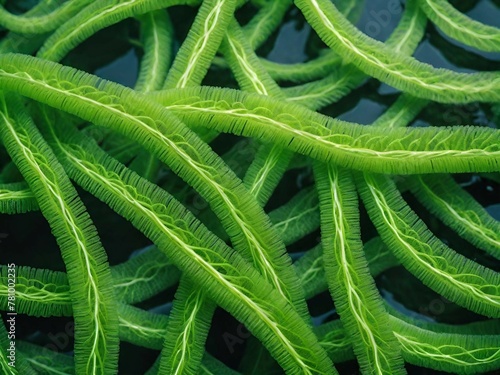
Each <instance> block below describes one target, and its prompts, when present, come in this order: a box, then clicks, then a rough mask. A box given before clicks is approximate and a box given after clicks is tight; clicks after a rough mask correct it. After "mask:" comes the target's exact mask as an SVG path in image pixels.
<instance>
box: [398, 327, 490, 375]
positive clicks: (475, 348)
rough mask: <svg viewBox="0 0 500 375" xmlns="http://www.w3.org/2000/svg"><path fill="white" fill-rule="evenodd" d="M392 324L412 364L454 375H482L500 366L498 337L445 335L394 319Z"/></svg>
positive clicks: (406, 357)
mask: <svg viewBox="0 0 500 375" xmlns="http://www.w3.org/2000/svg"><path fill="white" fill-rule="evenodd" d="M391 320H392V324H391V326H392V327H393V328H394V334H395V336H396V337H397V339H398V341H399V343H400V344H401V348H402V350H403V353H404V357H405V360H406V361H408V362H409V363H412V364H415V365H417V366H424V367H428V368H433V369H436V370H438V371H446V372H449V373H452V374H479V373H484V372H487V371H491V370H496V369H498V367H499V365H500V336H498V335H496V336H494V335H484V334H483V335H464V334H454V333H447V334H445V335H443V334H439V333H436V332H432V331H428V330H424V329H422V328H418V327H415V326H414V325H411V324H408V323H405V322H403V321H402V320H399V319H396V318H394V317H392V318H391ZM396 320H397V324H395V321H396Z"/></svg>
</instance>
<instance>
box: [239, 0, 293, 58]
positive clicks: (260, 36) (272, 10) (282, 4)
mask: <svg viewBox="0 0 500 375" xmlns="http://www.w3.org/2000/svg"><path fill="white" fill-rule="evenodd" d="M292 2H293V1H292V0H281V1H268V2H267V3H265V4H264V5H263V6H262V8H260V9H259V11H258V13H257V14H256V15H255V16H254V17H252V19H251V20H250V21H249V22H248V23H247V24H246V25H245V26H244V28H243V30H244V32H245V38H246V39H247V40H248V43H249V45H250V46H251V48H252V49H253V50H255V49H257V48H259V47H260V46H261V45H262V43H264V42H265V41H266V40H267V39H268V38H269V36H270V35H271V33H272V32H273V31H274V30H276V28H277V27H278V26H279V24H280V22H281V21H282V19H283V17H284V16H285V13H286V11H287V9H288V8H290V5H292Z"/></svg>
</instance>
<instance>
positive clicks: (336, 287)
mask: <svg viewBox="0 0 500 375" xmlns="http://www.w3.org/2000/svg"><path fill="white" fill-rule="evenodd" d="M315 176H316V181H317V189H318V194H319V200H320V209H321V224H322V225H321V229H322V233H321V237H322V239H321V241H322V245H323V260H324V265H325V274H326V278H327V281H328V288H329V290H330V294H331V295H332V297H333V300H334V301H335V307H336V309H337V311H338V313H339V315H340V320H341V321H342V323H343V325H344V329H345V330H346V332H347V334H348V335H349V337H350V341H351V343H352V345H353V348H354V353H355V354H356V358H357V359H358V362H359V365H360V368H361V372H362V373H364V374H388V373H390V374H404V373H405V371H404V370H403V358H402V357H401V356H400V353H399V348H398V345H397V343H396V338H395V337H394V335H393V334H392V332H391V330H390V327H389V314H388V313H387V312H386V311H385V309H384V307H383V304H382V300H381V298H380V295H379V294H378V291H377V289H376V287H375V282H374V280H373V279H372V278H371V276H370V274H369V271H368V262H367V261H366V259H365V257H364V255H363V249H362V243H361V238H360V232H359V216H358V214H357V212H358V201H357V196H356V190H355V188H354V183H353V182H352V177H351V176H350V172H349V171H345V170H341V169H339V168H337V167H335V166H333V165H332V164H328V165H326V164H323V165H320V164H317V165H315Z"/></svg>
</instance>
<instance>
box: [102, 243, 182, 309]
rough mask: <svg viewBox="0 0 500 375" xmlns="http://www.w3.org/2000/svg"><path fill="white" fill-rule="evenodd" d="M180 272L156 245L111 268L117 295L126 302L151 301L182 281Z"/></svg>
mask: <svg viewBox="0 0 500 375" xmlns="http://www.w3.org/2000/svg"><path fill="white" fill-rule="evenodd" d="M180 274H181V273H180V271H179V269H178V268H177V267H175V266H174V265H173V264H172V262H171V261H170V260H169V259H168V258H167V257H166V256H165V254H163V253H162V252H161V251H160V250H158V248H156V246H152V247H151V248H150V249H148V250H147V251H145V252H143V253H141V254H139V255H137V256H135V257H133V258H131V259H129V260H127V261H126V262H123V263H120V264H118V265H116V266H114V267H111V275H112V276H113V282H114V289H115V295H116V297H117V299H119V300H120V301H121V302H124V303H137V302H141V301H144V300H146V299H148V298H151V297H153V296H155V295H156V294H158V293H159V292H161V291H162V290H165V289H167V288H169V287H172V286H174V285H175V284H176V283H177V282H178V281H179V278H180Z"/></svg>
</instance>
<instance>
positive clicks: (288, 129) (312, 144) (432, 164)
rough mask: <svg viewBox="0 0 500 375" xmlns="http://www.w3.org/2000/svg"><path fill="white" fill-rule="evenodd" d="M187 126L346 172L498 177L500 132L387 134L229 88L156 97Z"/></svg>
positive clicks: (467, 129)
mask: <svg viewBox="0 0 500 375" xmlns="http://www.w3.org/2000/svg"><path fill="white" fill-rule="evenodd" d="M151 97H152V98H154V99H156V100H158V101H159V102H160V103H162V104H164V105H165V107H166V108H168V109H170V110H171V111H174V112H175V113H176V114H177V115H178V116H179V117H181V118H182V120H183V121H185V122H186V123H187V124H201V125H203V126H205V127H207V128H210V129H216V130H218V131H222V132H231V133H234V134H239V135H243V136H249V137H255V138H258V139H262V140H264V141H267V142H269V143H274V144H277V145H282V146H283V147H285V148H288V149H290V150H293V151H296V152H298V153H302V154H304V155H308V156H310V157H312V158H315V159H317V160H319V161H323V162H335V163H337V164H338V165H340V166H343V167H347V168H354V169H359V170H369V171H372V172H379V173H390V174H416V173H439V172H465V171H472V170H475V171H477V170H482V169H487V170H496V169H498V164H499V162H500V148H499V147H500V146H499V142H498V140H497V138H499V137H500V133H499V132H498V131H497V130H494V129H487V128H478V127H449V128H443V127H441V128H432V127H429V128H410V129H393V130H392V131H391V132H387V131H386V130H384V129H380V128H375V127H366V126H362V125H358V124H352V123H349V124H348V123H345V122H342V121H338V120H335V119H332V118H330V117H327V116H322V115H320V114H318V113H316V112H313V111H309V110H307V109H305V108H303V107H299V106H296V105H292V104H288V103H284V102H283V101H279V100H275V99H272V98H268V97H262V96H257V95H254V94H246V93H242V92H236V91H233V90H228V89H217V88H201V89H198V88H189V89H185V90H182V91H181V90H177V91H175V94H174V93H173V92H171V91H162V92H158V93H156V94H154V95H152V96H151Z"/></svg>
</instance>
